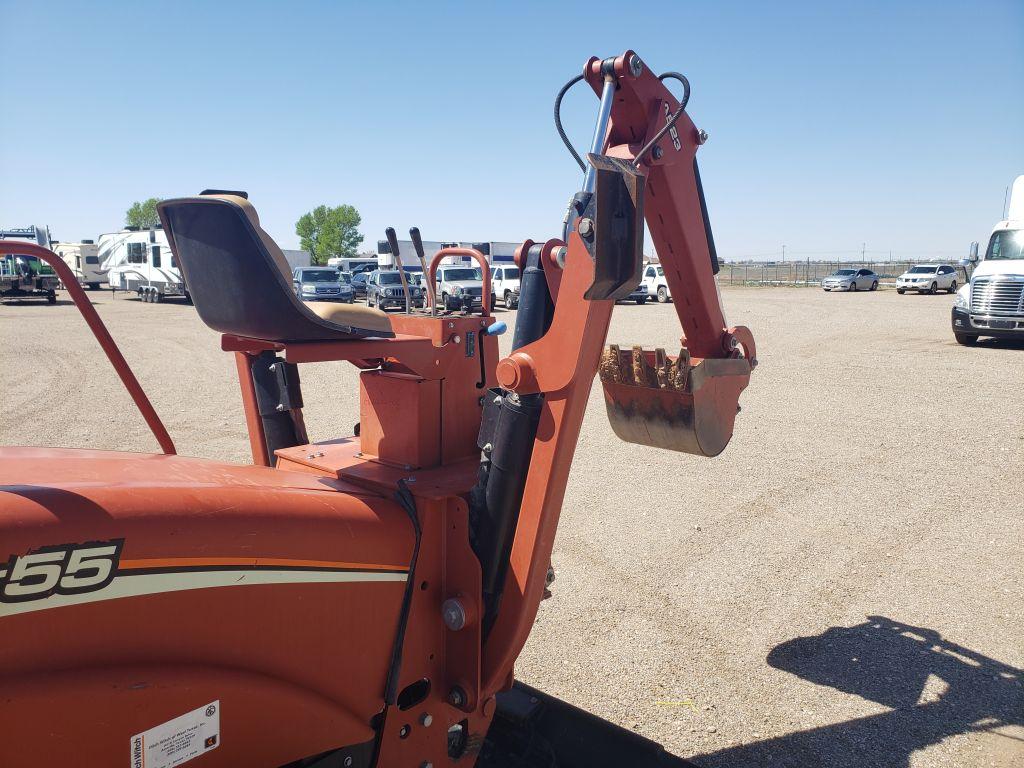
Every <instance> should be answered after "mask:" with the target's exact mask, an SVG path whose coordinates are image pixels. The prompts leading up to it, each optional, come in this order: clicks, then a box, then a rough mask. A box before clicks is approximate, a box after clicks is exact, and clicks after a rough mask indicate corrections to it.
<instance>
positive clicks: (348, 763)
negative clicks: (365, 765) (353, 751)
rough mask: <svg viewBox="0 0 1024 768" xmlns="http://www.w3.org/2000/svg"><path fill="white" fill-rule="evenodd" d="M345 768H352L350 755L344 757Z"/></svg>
mask: <svg viewBox="0 0 1024 768" xmlns="http://www.w3.org/2000/svg"><path fill="white" fill-rule="evenodd" d="M345 768H352V758H351V757H346V758H345Z"/></svg>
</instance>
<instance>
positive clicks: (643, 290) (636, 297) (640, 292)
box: [619, 283, 648, 304]
mask: <svg viewBox="0 0 1024 768" xmlns="http://www.w3.org/2000/svg"><path fill="white" fill-rule="evenodd" d="M647 299H648V296H647V286H646V285H644V284H643V283H640V285H638V286H637V287H636V288H634V289H633V292H632V293H631V294H629V296H627V297H626V298H624V299H619V301H635V302H636V303H637V304H646V303H647Z"/></svg>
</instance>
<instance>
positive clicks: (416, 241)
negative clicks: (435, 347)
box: [409, 227, 437, 317]
mask: <svg viewBox="0 0 1024 768" xmlns="http://www.w3.org/2000/svg"><path fill="white" fill-rule="evenodd" d="M409 237H411V238H412V247H413V248H414V249H415V251H416V255H417V256H418V257H419V260H420V269H422V270H423V287H424V288H425V289H426V291H427V295H428V296H429V297H430V315H431V317H434V316H436V315H437V297H436V296H434V286H433V285H432V284H431V285H428V283H429V280H428V278H429V275H428V274H427V258H426V255H425V254H424V252H423V238H422V237H420V228H419V227H410V228H409Z"/></svg>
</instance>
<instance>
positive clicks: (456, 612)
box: [441, 597, 466, 632]
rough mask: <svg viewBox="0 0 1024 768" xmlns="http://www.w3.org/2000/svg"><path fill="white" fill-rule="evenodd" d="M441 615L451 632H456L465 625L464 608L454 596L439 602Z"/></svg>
mask: <svg viewBox="0 0 1024 768" xmlns="http://www.w3.org/2000/svg"><path fill="white" fill-rule="evenodd" d="M441 616H442V618H444V625H445V626H446V627H448V629H450V630H451V631H452V632H458V631H459V630H460V629H462V628H463V627H464V626H466V609H465V608H463V607H462V603H460V602H459V601H458V600H456V599H455V598H454V597H449V598H448V599H447V600H445V601H444V603H442V604H441Z"/></svg>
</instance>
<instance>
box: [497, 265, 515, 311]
mask: <svg viewBox="0 0 1024 768" xmlns="http://www.w3.org/2000/svg"><path fill="white" fill-rule="evenodd" d="M491 285H492V287H493V288H492V291H491V296H492V297H493V298H492V303H493V301H494V299H499V298H500V299H501V301H502V303H503V304H504V305H505V307H507V308H508V309H515V308H516V307H518V306H519V267H494V268H492V269H491Z"/></svg>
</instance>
